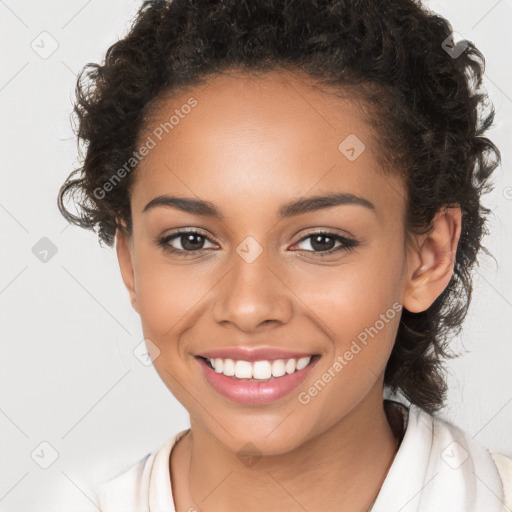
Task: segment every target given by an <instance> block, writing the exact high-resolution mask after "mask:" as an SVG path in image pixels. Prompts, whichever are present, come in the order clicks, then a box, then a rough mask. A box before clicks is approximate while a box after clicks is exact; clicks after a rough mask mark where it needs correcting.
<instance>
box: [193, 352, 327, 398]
mask: <svg viewBox="0 0 512 512" xmlns="http://www.w3.org/2000/svg"><path fill="white" fill-rule="evenodd" d="M320 357H321V356H320V355H319V354H311V355H310V356H304V357H301V358H289V359H273V360H260V361H253V362H250V361H244V360H236V361H235V360H233V359H221V358H215V359H212V358H208V357H204V356H195V359H196V360H197V361H198V363H199V366H200V369H201V372H202V374H203V376H204V377H205V379H206V381H207V382H208V383H209V385H210V386H211V387H212V388H213V389H214V390H215V391H217V392H218V393H219V394H220V395H222V396H223V397H225V398H227V399H229V400H231V401H233V402H237V403H241V404H245V405H264V404H268V403H271V402H274V401H276V400H279V399H280V398H283V397H285V396H286V395H288V394H290V393H291V391H293V390H294V389H295V388H296V387H297V386H299V385H300V384H301V383H302V382H303V381H304V379H305V378H306V377H307V376H308V374H309V372H310V371H311V370H312V369H313V368H314V367H315V366H316V365H317V364H318V361H319V359H320Z"/></svg>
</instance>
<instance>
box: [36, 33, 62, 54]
mask: <svg viewBox="0 0 512 512" xmlns="http://www.w3.org/2000/svg"><path fill="white" fill-rule="evenodd" d="M30 47H31V48H32V50H34V51H35V52H36V53H37V55H39V57H41V59H48V58H49V57H51V56H52V55H53V54H54V53H55V52H56V51H57V48H58V47H59V43H58V42H57V40H56V39H55V38H54V37H53V36H52V35H51V34H50V33H49V32H46V31H43V32H41V33H40V34H39V35H38V36H37V37H36V38H35V39H34V40H33V41H32V42H31V43H30Z"/></svg>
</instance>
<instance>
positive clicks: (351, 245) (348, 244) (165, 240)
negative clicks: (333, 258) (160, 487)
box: [157, 231, 359, 258]
mask: <svg viewBox="0 0 512 512" xmlns="http://www.w3.org/2000/svg"><path fill="white" fill-rule="evenodd" d="M183 235H199V236H200V237H202V238H205V239H206V240H208V241H209V242H211V243H214V242H213V241H212V240H211V239H210V238H209V237H207V236H206V235H203V234H202V233H200V232H199V231H178V232H176V233H173V234H172V235H166V236H164V237H162V238H160V239H158V240H157V245H158V246H160V247H161V248H162V249H163V250H164V251H165V252H168V253H171V254H176V255H178V256H179V257H184V258H188V257H190V256H192V255H194V253H199V252H201V251H204V250H207V249H198V250H196V251H185V250H182V249H176V248H174V247H171V246H170V245H169V242H170V241H171V240H174V239H176V238H180V237H181V236H183ZM315 235H321V236H324V237H328V238H332V239H334V240H335V241H339V242H341V243H342V245H341V246H338V247H334V248H332V249H329V250H328V251H310V250H304V249H299V251H298V252H300V251H302V252H312V253H314V254H317V255H319V256H320V257H324V256H328V255H330V254H333V253H335V252H338V251H343V252H349V251H351V250H353V249H355V248H356V247H357V246H358V245H359V242H357V241H356V240H354V239H352V238H347V237H345V236H341V235H338V234H337V233H331V232H328V231H313V232H312V233H309V234H307V235H306V236H304V237H302V238H301V239H300V240H299V241H298V242H297V244H300V243H301V242H304V241H305V240H307V239H308V238H311V237H313V236H315Z"/></svg>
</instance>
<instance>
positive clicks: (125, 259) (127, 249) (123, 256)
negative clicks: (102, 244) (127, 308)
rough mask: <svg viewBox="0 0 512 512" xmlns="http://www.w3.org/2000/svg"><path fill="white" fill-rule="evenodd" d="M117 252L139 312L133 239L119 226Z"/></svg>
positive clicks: (135, 306) (124, 277)
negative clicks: (134, 270)
mask: <svg viewBox="0 0 512 512" xmlns="http://www.w3.org/2000/svg"><path fill="white" fill-rule="evenodd" d="M116 252H117V259H118V261H119V268H120V270H121V276H122V278H123V282H124V285H125V286H126V289H127V290H128V293H129V295H130V302H131V303H132V307H133V309H135V311H137V313H138V312H139V310H138V309H137V296H136V293H135V277H134V272H133V246H132V243H131V241H130V240H128V239H127V237H126V235H125V233H123V231H122V230H121V229H119V228H118V229H117V231H116Z"/></svg>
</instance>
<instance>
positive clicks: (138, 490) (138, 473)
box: [93, 430, 188, 512]
mask: <svg viewBox="0 0 512 512" xmlns="http://www.w3.org/2000/svg"><path fill="white" fill-rule="evenodd" d="M186 432H188V430H183V431H181V432H178V433H177V434H175V435H173V436H172V437H171V438H170V439H168V440H167V441H166V442H165V443H164V444H163V445H162V446H161V447H160V448H159V449H157V450H155V451H153V452H151V453H148V454H147V455H145V456H144V457H143V458H141V459H140V460H139V461H137V462H136V463H135V464H133V465H131V466H130V467H128V468H127V469H125V470H124V471H122V472H121V473H118V474H117V475H115V476H113V477H111V478H109V479H108V480H104V481H102V482H99V483H96V484H95V485H94V486H93V491H94V494H95V496H96V503H97V505H98V507H99V508H100V510H101V511H102V512H120V511H122V512H139V511H144V510H148V507H149V502H150V494H151V492H152V491H153V492H154V489H152V488H154V487H155V486H156V485H158V486H159V487H160V488H163V489H160V490H159V492H162V491H163V492H164V493H165V495H167V496H168V497H170V498H171V502H170V504H172V494H171V483H170V478H169V465H168V463H169V456H170V453H171V450H172V448H173V446H174V445H175V444H176V442H177V441H178V440H179V439H180V438H181V437H182V436H183V435H184V434H185V433H186Z"/></svg>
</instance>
